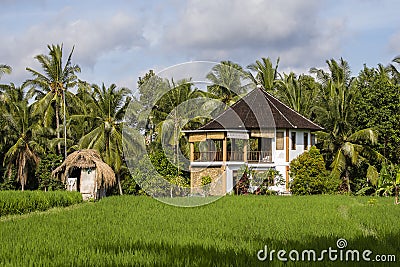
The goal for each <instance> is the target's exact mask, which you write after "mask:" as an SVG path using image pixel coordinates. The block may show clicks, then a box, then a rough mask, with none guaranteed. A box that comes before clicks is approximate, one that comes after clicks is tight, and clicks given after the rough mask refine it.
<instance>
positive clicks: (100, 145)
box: [71, 84, 131, 194]
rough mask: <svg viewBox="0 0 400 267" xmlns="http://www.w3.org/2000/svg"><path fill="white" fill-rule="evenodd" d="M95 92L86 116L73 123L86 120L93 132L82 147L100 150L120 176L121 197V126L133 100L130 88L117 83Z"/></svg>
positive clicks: (74, 117)
mask: <svg viewBox="0 0 400 267" xmlns="http://www.w3.org/2000/svg"><path fill="white" fill-rule="evenodd" d="M92 89H93V91H90V92H87V95H86V97H87V99H90V101H89V103H87V104H86V105H88V108H89V110H90V111H89V112H88V113H87V114H81V115H72V116H71V123H72V121H82V119H83V120H87V121H89V122H90V125H92V129H91V130H90V131H89V132H88V133H87V134H85V135H84V136H83V137H82V138H81V139H80V141H79V148H81V149H83V148H91V149H95V150H97V151H99V152H100V153H101V155H102V157H103V159H104V161H105V162H106V163H107V164H108V165H110V166H111V167H112V168H113V170H114V172H115V174H116V177H117V182H118V187H119V190H120V194H122V189H121V182H120V172H121V168H122V166H123V149H122V126H123V118H124V114H125V110H126V108H127V106H128V105H129V103H130V101H131V98H130V97H129V96H128V95H129V93H130V91H129V89H127V88H119V89H118V88H117V86H116V85H115V84H111V85H110V87H108V88H107V87H106V86H105V85H104V84H103V85H102V86H101V87H99V86H98V85H96V84H93V85H92Z"/></svg>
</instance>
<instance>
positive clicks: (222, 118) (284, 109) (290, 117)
mask: <svg viewBox="0 0 400 267" xmlns="http://www.w3.org/2000/svg"><path fill="white" fill-rule="evenodd" d="M271 128H289V129H291V128H292V129H293V128H299V129H309V130H322V129H323V128H322V127H320V126H319V125H317V124H315V123H313V122H312V121H310V120H309V119H307V118H305V117H304V116H302V115H300V114H299V113H298V112H296V111H294V110H292V109H291V108H289V107H288V106H286V105H285V104H283V103H282V102H281V101H279V100H278V99H276V98H275V97H273V96H272V95H271V94H269V93H267V92H265V91H264V90H263V89H260V88H256V89H254V90H252V91H251V92H250V93H248V94H247V95H246V96H244V97H243V98H242V99H240V100H238V101H237V102H236V103H235V104H233V105H232V106H231V107H229V108H228V109H227V110H225V111H224V112H223V113H221V114H220V115H219V116H218V117H217V118H215V119H214V120H212V121H210V122H209V123H207V124H206V125H204V126H202V127H201V128H199V130H222V129H226V130H240V129H242V130H243V129H246V130H254V129H271Z"/></svg>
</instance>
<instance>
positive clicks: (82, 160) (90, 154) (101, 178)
mask: <svg viewBox="0 0 400 267" xmlns="http://www.w3.org/2000/svg"><path fill="white" fill-rule="evenodd" d="M74 168H79V169H82V168H95V169H96V180H97V187H98V188H100V187H101V186H102V185H103V186H105V187H108V186H112V185H113V184H114V183H115V173H114V171H113V170H112V169H111V167H110V166H108V165H107V164H106V163H105V162H104V161H103V160H102V159H101V157H100V154H99V152H97V151H96V150H94V149H82V150H78V151H75V152H73V153H72V154H70V155H69V156H68V157H67V158H66V159H65V161H64V162H63V163H62V164H61V165H60V166H59V167H57V168H56V169H55V170H54V171H53V172H52V173H51V174H52V175H53V176H54V177H60V178H61V181H63V182H64V183H65V180H66V178H67V177H68V175H69V174H70V172H71V171H72V170H73V169H74Z"/></svg>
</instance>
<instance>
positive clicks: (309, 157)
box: [290, 146, 340, 195]
mask: <svg viewBox="0 0 400 267" xmlns="http://www.w3.org/2000/svg"><path fill="white" fill-rule="evenodd" d="M290 177H291V178H292V179H293V181H292V183H291V185H290V191H291V192H292V193H293V194H295V195H313V194H327V193H335V192H337V191H338V187H339V184H340V180H339V179H337V178H336V177H334V176H331V175H330V174H329V172H328V171H327V170H326V168H325V162H324V158H323V157H322V155H321V154H320V152H319V150H318V149H317V148H316V147H314V146H313V147H311V148H310V150H309V151H306V152H304V153H303V154H301V155H300V156H298V157H297V158H295V159H294V160H292V161H291V162H290Z"/></svg>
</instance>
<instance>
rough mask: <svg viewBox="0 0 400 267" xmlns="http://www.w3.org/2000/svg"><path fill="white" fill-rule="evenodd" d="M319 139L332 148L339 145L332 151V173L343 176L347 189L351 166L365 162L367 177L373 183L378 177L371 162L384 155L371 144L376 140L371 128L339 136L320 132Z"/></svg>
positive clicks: (348, 187)
mask: <svg viewBox="0 0 400 267" xmlns="http://www.w3.org/2000/svg"><path fill="white" fill-rule="evenodd" d="M319 136H320V137H321V140H322V141H323V142H325V145H328V146H329V145H332V144H333V146H332V148H334V147H335V145H336V146H339V147H338V148H337V149H336V151H334V149H332V151H331V152H333V153H334V158H333V162H332V164H331V168H332V175H333V176H335V177H337V178H340V177H343V179H344V181H345V182H346V185H347V191H348V192H351V188H350V172H349V168H350V167H351V166H360V165H361V164H365V165H367V166H368V169H367V173H366V176H367V179H368V180H369V181H371V182H372V183H375V182H376V181H377V179H378V171H377V169H376V167H375V166H374V165H372V164H371V162H374V161H382V160H383V159H384V157H383V156H382V155H381V154H379V153H378V152H376V151H375V150H374V149H373V148H372V146H373V145H375V144H376V142H377V139H378V138H377V133H376V132H375V131H374V130H373V129H363V130H359V131H356V132H354V133H349V135H348V136H347V135H342V136H340V138H338V137H336V139H335V137H334V136H332V135H329V134H325V135H323V134H320V135H319Z"/></svg>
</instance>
